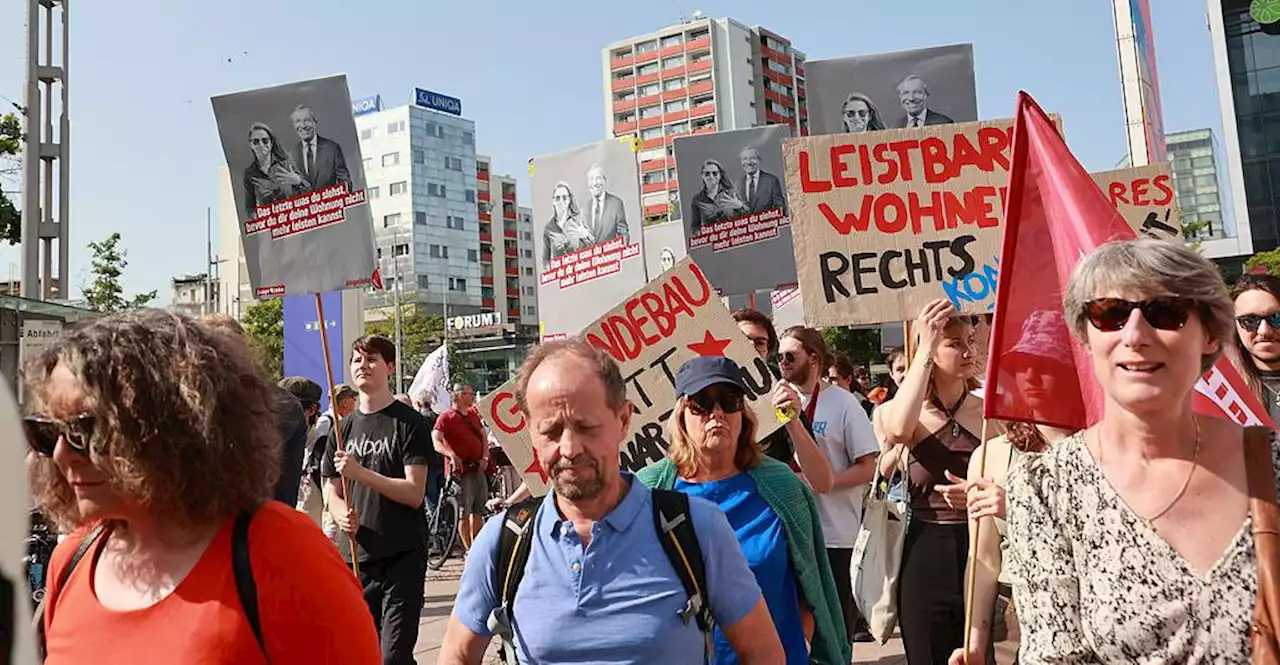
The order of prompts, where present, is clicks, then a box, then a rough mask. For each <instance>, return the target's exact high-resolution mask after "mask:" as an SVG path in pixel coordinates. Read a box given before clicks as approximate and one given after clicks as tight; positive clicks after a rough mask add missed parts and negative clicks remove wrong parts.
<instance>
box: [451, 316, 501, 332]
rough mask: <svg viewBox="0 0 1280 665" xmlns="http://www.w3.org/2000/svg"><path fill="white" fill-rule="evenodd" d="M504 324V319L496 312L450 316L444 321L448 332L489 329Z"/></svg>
mask: <svg viewBox="0 0 1280 665" xmlns="http://www.w3.org/2000/svg"><path fill="white" fill-rule="evenodd" d="M504 323H506V319H505V318H504V317H503V316H502V315H501V314H499V313H498V312H481V313H479V314H466V315H463V316H451V317H449V318H448V319H445V327H446V328H448V329H449V330H473V329H475V328H489V327H492V326H500V325H502V324H504Z"/></svg>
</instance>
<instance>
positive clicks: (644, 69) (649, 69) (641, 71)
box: [636, 62, 658, 76]
mask: <svg viewBox="0 0 1280 665" xmlns="http://www.w3.org/2000/svg"><path fill="white" fill-rule="evenodd" d="M657 73H658V63H656V62H650V63H648V64H645V65H640V66H639V67H636V76H649V75H650V74H657Z"/></svg>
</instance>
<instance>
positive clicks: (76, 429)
mask: <svg viewBox="0 0 1280 665" xmlns="http://www.w3.org/2000/svg"><path fill="white" fill-rule="evenodd" d="M93 424H94V418H93V416H92V415H89V414H84V415H80V416H76V417H75V418H72V419H71V420H55V419H53V418H47V417H45V416H27V417H26V418H23V419H22V428H23V429H24V430H26V433H27V445H28V446H31V449H32V450H34V451H36V452H37V453H39V454H41V455H44V456H45V457H53V449H54V448H55V447H57V445H58V438H59V437H63V438H65V439H66V440H67V445H69V446H71V449H72V450H74V451H76V452H77V453H80V454H81V455H88V454H89V440H90V439H92V438H93Z"/></svg>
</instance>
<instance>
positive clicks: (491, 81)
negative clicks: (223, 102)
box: [0, 0, 1221, 303]
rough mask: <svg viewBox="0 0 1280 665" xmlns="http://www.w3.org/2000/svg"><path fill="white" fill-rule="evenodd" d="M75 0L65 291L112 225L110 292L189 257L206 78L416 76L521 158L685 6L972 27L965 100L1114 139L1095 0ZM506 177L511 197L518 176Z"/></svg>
mask: <svg viewBox="0 0 1280 665" xmlns="http://www.w3.org/2000/svg"><path fill="white" fill-rule="evenodd" d="M74 4H75V5H76V6H75V7H74V8H73V12H74V14H73V15H72V17H71V19H72V20H71V25H72V33H71V78H72V84H73V88H72V93H71V117H72V127H73V134H74V137H75V139H74V144H73V146H74V147H73V152H72V154H73V157H72V187H73V189H72V195H71V197H72V201H71V206H72V214H73V220H74V221H73V223H72V230H71V263H72V268H71V274H70V281H71V290H72V293H73V294H75V295H78V292H79V288H80V286H81V285H82V284H83V283H86V282H87V275H88V250H87V249H86V248H85V245H86V243H88V242H90V241H93V240H99V239H101V238H104V237H106V236H107V235H109V234H110V233H111V232H113V231H119V232H120V233H121V234H122V235H123V243H124V246H125V248H126V249H127V250H128V252H129V260H130V266H129V268H128V269H127V270H126V273H125V279H124V283H125V288H126V290H127V291H128V292H131V293H132V292H136V291H143V290H150V289H158V290H159V292H160V298H159V302H160V303H167V302H168V300H169V293H170V287H169V279H170V278H171V277H172V276H173V275H175V274H179V273H184V272H200V271H202V270H203V269H204V257H205V233H204V219H205V208H206V206H216V204H217V195H218V189H217V187H218V183H217V174H218V171H217V169H218V166H219V165H220V164H221V163H222V155H221V151H220V148H219V145H218V140H217V135H216V131H215V127H214V122H213V113H212V111H211V110H210V105H209V98H210V97H211V96H213V95H216V94H220V93H224V92H230V91H235V90H243V89H248V88H255V87H260V86H265V85H271V84H277V83H284V82H288V81H292V80H298V79H305V78H311V77H316V76H321V75H326V74H332V73H340V72H341V73H346V74H347V76H348V78H349V80H350V85H351V94H352V96H353V97H357V98H358V97H362V96H366V95H371V94H374V93H381V94H382V96H383V101H384V103H390V104H393V105H399V104H403V103H406V102H408V101H409V100H410V98H411V94H412V89H413V87H414V86H420V87H425V88H431V89H433V90H437V91H440V92H443V93H446V94H451V95H453V96H456V97H460V98H462V100H463V110H464V112H465V115H466V116H467V117H469V118H471V119H473V120H475V121H476V124H477V149H478V150H479V151H480V152H481V153H484V154H488V155H491V156H492V157H493V158H494V160H495V170H496V171H498V172H508V173H512V174H516V175H517V176H523V175H524V170H525V161H526V160H527V159H528V158H529V157H531V156H535V155H542V154H547V153H552V152H557V151H559V150H561V149H564V148H567V147H571V146H574V145H579V144H582V143H588V142H591V141H596V140H600V139H601V138H603V135H604V134H603V133H604V127H603V116H602V104H603V102H602V91H601V85H602V83H601V81H602V75H601V71H600V49H601V48H602V47H603V46H604V45H605V44H607V43H609V42H611V41H615V40H619V39H623V38H626V37H628V36H631V35H635V34H640V33H644V32H649V31H652V30H655V29H657V28H660V27H662V26H665V25H669V24H672V23H675V22H677V20H678V19H679V17H680V15H681V13H690V12H692V11H693V10H695V9H696V10H701V11H702V12H703V13H704V14H706V15H707V16H712V17H721V16H726V15H728V16H731V17H733V18H735V19H736V20H738V21H740V22H742V23H745V24H748V25H762V26H765V27H767V28H769V29H771V30H773V31H775V32H778V33H780V34H782V35H785V36H787V37H788V38H789V39H791V40H792V42H793V43H794V44H795V45H796V46H797V48H799V49H800V50H802V51H805V52H806V53H807V54H808V55H809V57H810V59H819V58H828V57H836V56H844V55H856V54H861V53H875V52H879V51H893V50H900V49H909V48H916V47H923V46H932V45H938V44H949V43H957V42H972V43H973V44H974V52H975V57H976V61H977V80H978V103H979V112H980V114H981V117H983V118H998V117H1008V116H1010V115H1011V114H1012V112H1013V104H1014V96H1015V94H1016V93H1017V91H1018V90H1019V89H1026V90H1028V91H1029V92H1031V93H1032V94H1033V95H1035V96H1036V98H1037V99H1038V100H1039V101H1040V103H1041V105H1042V106H1044V107H1045V108H1046V109H1047V110H1049V111H1053V112H1057V113H1060V114H1062V116H1063V120H1064V123H1065V126H1066V131H1067V137H1068V141H1069V142H1070V144H1071V147H1072V149H1073V150H1074V151H1075V153H1076V155H1077V156H1078V157H1079V158H1080V159H1081V161H1082V162H1083V163H1084V165H1085V166H1086V167H1087V168H1089V169H1090V170H1103V169H1106V168H1110V167H1112V166H1113V165H1114V164H1115V163H1116V161H1117V160H1118V159H1120V158H1121V157H1122V156H1123V155H1124V153H1125V150H1126V147H1125V143H1124V127H1123V122H1124V120H1123V112H1122V108H1121V99H1120V82H1119V74H1118V69H1117V64H1116V45H1115V37H1114V29H1113V27H1112V16H1111V2H1110V0H1069V1H1065V2H1064V1H1062V0H1052V1H1051V0H981V2H956V1H955V0H915V2H911V3H904V2H901V1H900V0H859V1H858V2H834V1H831V0H789V1H788V2H783V3H778V4H777V5H757V6H756V7H754V8H750V9H749V8H747V6H744V5H743V4H742V3H736V2H727V1H716V2H712V1H704V2H702V3H701V4H692V3H685V4H681V3H677V2H668V1H666V0H647V1H646V2H642V3H638V4H636V3H629V4H626V5H619V6H620V7H621V6H625V7H627V9H628V11H618V10H606V9H604V8H605V7H606V3H601V2H598V1H595V2H582V1H579V0H559V1H557V2H554V3H547V2H514V1H510V0H499V1H497V2H449V3H447V8H446V7H445V5H446V3H441V2H420V1H416V0H389V1H387V2H367V3H353V2H340V1H339V0H308V1H306V2H303V1H301V0H272V1H271V2H263V1H262V0H222V1H220V2H191V1H186V2H182V1H174V0H112V1H111V2H83V3H74ZM25 6H26V2H19V1H17V0H10V1H9V2H4V3H0V95H3V96H5V97H8V98H10V99H13V100H16V101H18V102H22V93H23V86H24V78H25V64H24V63H25V46H24V40H25V35H26V33H25V27H24V23H25V16H24V14H25V9H24V8H25ZM908 6H910V9H909V10H908V9H907V7H908ZM1151 6H1152V11H1153V12H1154V19H1153V20H1154V24H1155V25H1154V38H1155V43H1156V51H1157V60H1158V67H1159V72H1160V82H1161V85H1162V97H1163V101H1164V112H1165V127H1166V128H1167V130H1168V131H1178V130H1183V129H1192V128H1199V127H1211V128H1213V130H1214V132H1215V133H1216V134H1217V135H1218V136H1219V137H1221V118H1220V113H1219V110H1218V109H1219V107H1218V101H1217V94H1216V83H1215V81H1214V75H1213V60H1212V52H1211V50H1210V42H1209V32H1208V28H1207V27H1206V20H1205V5H1204V2H1203V1H1202V0H1158V1H1154V2H1152V3H1151ZM357 7H358V8H359V9H358V11H355V10H356V8H357ZM979 7H980V8H981V10H980V11H979V10H978V9H976V8H979ZM0 104H3V105H4V107H5V108H6V110H8V109H7V107H8V104H7V102H4V101H3V100H0ZM521 195H522V197H523V198H524V199H525V200H526V201H527V200H528V199H527V186H526V184H525V183H522V185H521ZM215 217H216V211H215ZM215 238H216V231H215ZM215 242H216V240H215ZM215 251H216V245H215ZM17 261H18V255H17V251H16V248H9V247H7V246H6V247H4V248H3V249H0V277H3V278H7V275H8V273H9V264H10V263H11V262H13V263H14V264H15V267H14V270H15V271H16V270H17V268H16V262H17Z"/></svg>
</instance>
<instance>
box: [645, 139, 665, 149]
mask: <svg viewBox="0 0 1280 665" xmlns="http://www.w3.org/2000/svg"><path fill="white" fill-rule="evenodd" d="M661 147H662V137H661V136H659V137H658V138H656V139H649V140H648V141H642V142H641V143H640V149H641V150H649V149H651V148H661Z"/></svg>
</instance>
